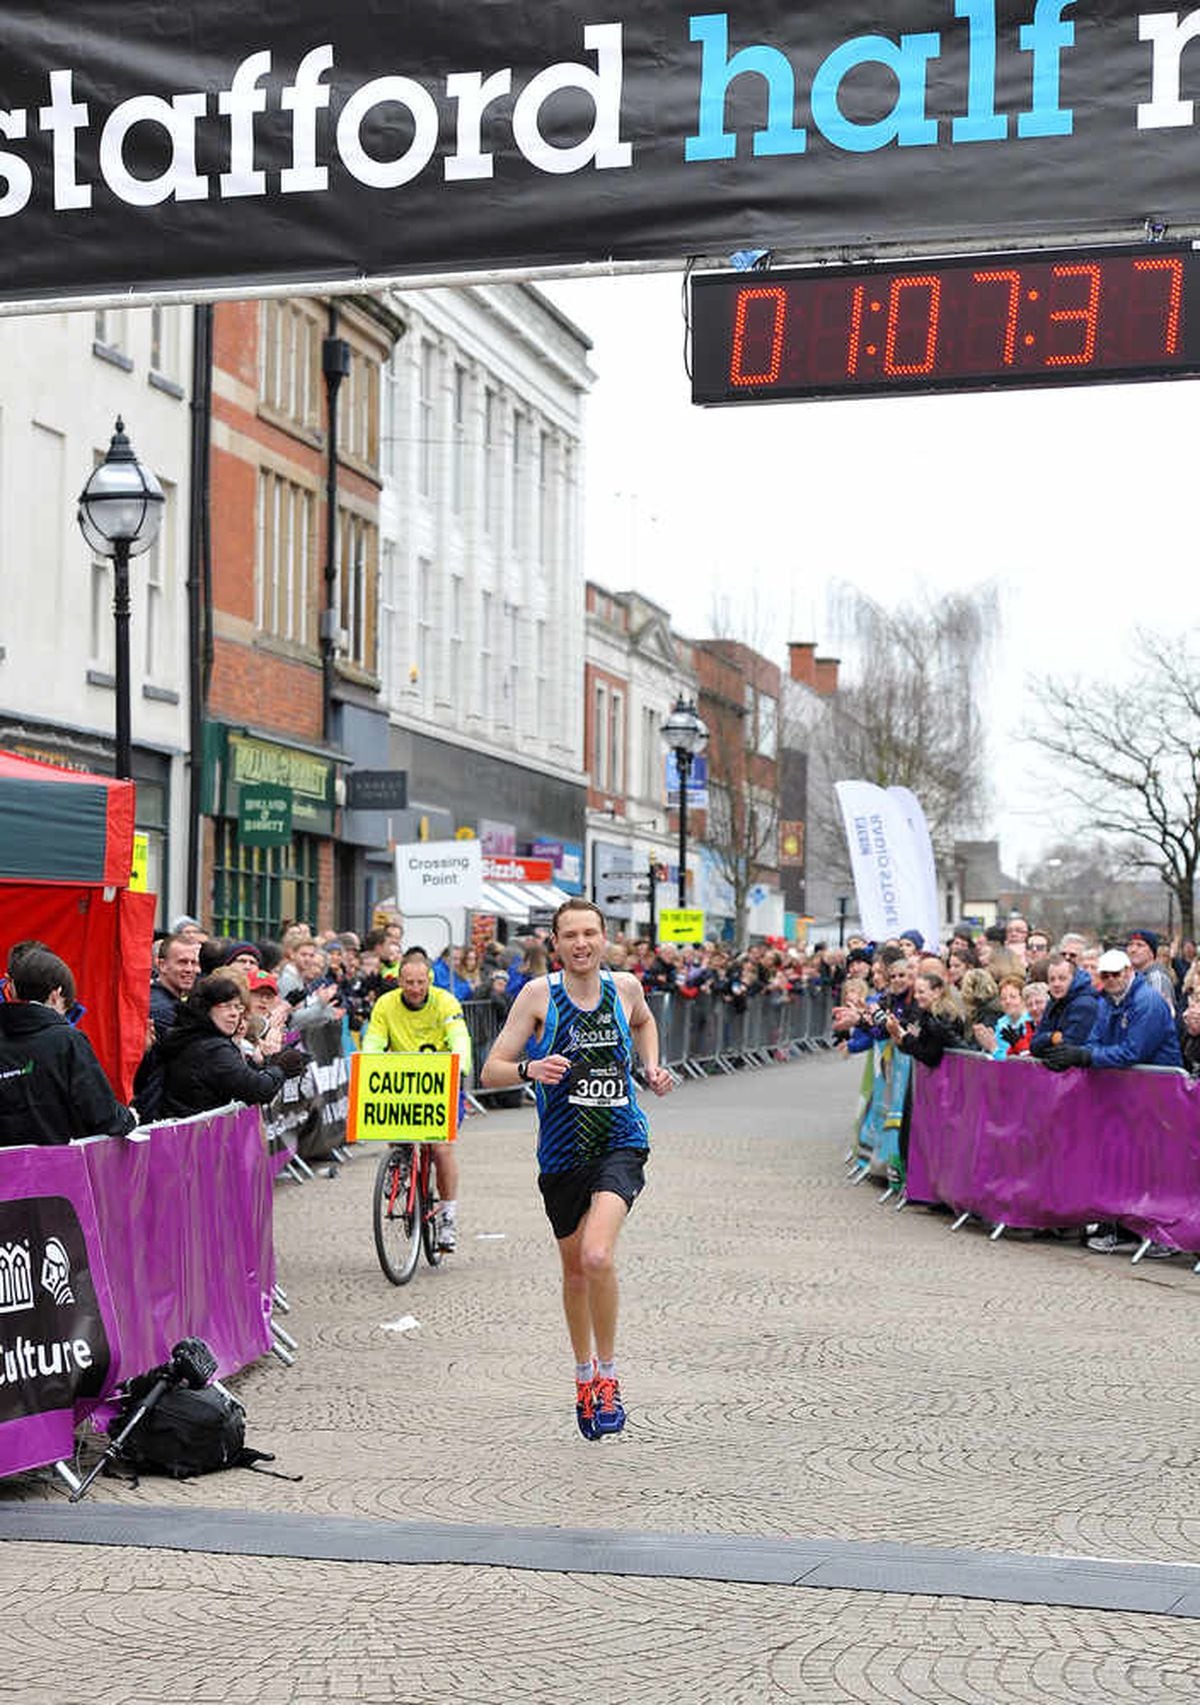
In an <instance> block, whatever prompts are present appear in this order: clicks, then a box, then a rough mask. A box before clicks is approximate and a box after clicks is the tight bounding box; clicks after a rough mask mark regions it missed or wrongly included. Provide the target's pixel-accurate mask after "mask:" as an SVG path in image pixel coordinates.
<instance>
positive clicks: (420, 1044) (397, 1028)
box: [362, 947, 471, 1252]
mask: <svg viewBox="0 0 1200 1705" xmlns="http://www.w3.org/2000/svg"><path fill="white" fill-rule="evenodd" d="M432 979H433V968H432V966H431V965H430V963H429V959H428V956H427V955H426V952H425V949H424V948H423V947H410V948H409V950H408V952H407V953H406V954H405V955H404V957H403V958H402V959H401V961H400V987H399V988H398V989H392V990H391V991H390V992H389V993H388V994H386V995H380V997H379V999H378V1000H377V1001H376V1002H375V1005H374V1006H373V1007H372V1009H371V1021H370V1023H369V1024H368V1025H367V1029H366V1034H365V1035H364V1037H363V1044H362V1051H363V1053H364V1054H429V1053H433V1054H457V1055H458V1059H459V1070H460V1073H461V1077H460V1081H461V1080H462V1079H463V1078H465V1077H466V1075H467V1073H468V1072H469V1071H470V1069H471V1035H470V1032H469V1031H468V1029H467V1021H466V1019H465V1018H464V1017H463V1010H462V1007H461V1006H459V1004H458V1002H457V1001H456V1000H455V998H454V996H453V995H452V994H448V993H447V991H446V990H445V989H435V988H433V987H431V983H432ZM433 1168H434V1173H435V1175H436V1177H437V1187H438V1195H439V1196H440V1197H441V1213H440V1215H439V1219H438V1248H439V1249H444V1250H446V1251H447V1252H449V1251H450V1250H453V1249H454V1247H455V1245H456V1243H457V1241H458V1229H457V1221H458V1155H457V1154H456V1153H455V1150H454V1144H453V1143H436V1144H435V1145H434V1149H433Z"/></svg>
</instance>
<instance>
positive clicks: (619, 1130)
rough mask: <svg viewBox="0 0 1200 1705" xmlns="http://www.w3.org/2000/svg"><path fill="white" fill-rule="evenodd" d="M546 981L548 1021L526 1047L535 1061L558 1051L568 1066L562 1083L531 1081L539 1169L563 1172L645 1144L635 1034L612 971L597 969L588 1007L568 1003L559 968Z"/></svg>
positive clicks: (647, 1137)
mask: <svg viewBox="0 0 1200 1705" xmlns="http://www.w3.org/2000/svg"><path fill="white" fill-rule="evenodd" d="M546 981H547V982H548V984H549V1000H548V1001H547V1003H546V1022H545V1024H544V1025H543V1026H542V1034H541V1036H540V1037H539V1038H538V1039H537V1040H536V1041H530V1043H529V1045H528V1048H527V1050H526V1051H527V1053H528V1054H529V1056H530V1058H531V1059H535V1060H540V1059H544V1058H545V1056H546V1055H547V1054H564V1055H565V1056H566V1057H567V1059H568V1060H570V1062H571V1069H570V1071H569V1072H567V1074H566V1075H565V1077H563V1079H562V1081H561V1082H560V1083H555V1084H545V1083H538V1084H535V1085H534V1089H535V1092H536V1095H537V1109H538V1151H537V1158H538V1170H539V1171H540V1172H569V1171H570V1170H571V1168H572V1167H576V1166H587V1165H589V1163H590V1162H592V1161H594V1160H598V1159H599V1157H600V1156H601V1155H604V1154H608V1153H609V1151H610V1150H612V1149H647V1148H649V1146H650V1131H649V1127H648V1126H647V1124H646V1116H645V1114H644V1113H643V1112H642V1110H641V1108H640V1107H639V1106H638V1102H637V1095H636V1093H635V1091H634V1086H633V1078H632V1075H631V1067H632V1065H633V1037H632V1035H631V1034H630V1030H629V1020H628V1018H627V1017H626V1016H625V1008H624V1007H623V1006H622V1005H621V997H620V995H619V994H618V993H617V985H616V983H615V981H614V980H613V977H612V974H611V972H609V971H604V970H602V971H601V972H600V999H599V1001H598V1002H597V1004H596V1005H595V1006H594V1007H592V1009H591V1010H590V1011H589V1012H584V1011H583V1010H582V1009H581V1008H580V1007H577V1006H576V1005H575V1003H574V1002H573V1001H572V1000H571V998H570V997H569V995H568V994H567V991H566V989H565V987H564V986H563V978H562V972H561V971H552V972H551V973H550V975H549V977H548V978H547V979H546Z"/></svg>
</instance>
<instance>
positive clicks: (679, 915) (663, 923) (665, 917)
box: [658, 906, 704, 942]
mask: <svg viewBox="0 0 1200 1705" xmlns="http://www.w3.org/2000/svg"><path fill="white" fill-rule="evenodd" d="M658 939H659V940H660V941H680V942H684V941H703V940H704V913H703V912H702V911H699V910H698V909H697V908H696V907H694V906H687V907H684V906H679V907H674V908H672V907H669V906H668V907H665V908H664V909H663V910H662V911H661V912H660V913H659V914H658Z"/></svg>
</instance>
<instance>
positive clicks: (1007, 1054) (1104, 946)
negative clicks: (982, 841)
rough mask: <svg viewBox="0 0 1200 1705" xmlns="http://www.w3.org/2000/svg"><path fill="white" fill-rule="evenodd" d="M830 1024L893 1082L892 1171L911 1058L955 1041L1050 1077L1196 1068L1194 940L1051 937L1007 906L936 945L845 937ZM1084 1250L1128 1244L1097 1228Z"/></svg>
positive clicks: (1198, 979)
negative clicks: (1005, 912) (998, 919)
mask: <svg viewBox="0 0 1200 1705" xmlns="http://www.w3.org/2000/svg"><path fill="white" fill-rule="evenodd" d="M833 1024H834V1035H835V1038H836V1039H837V1041H838V1044H839V1045H840V1046H841V1047H842V1048H843V1049H844V1051H845V1052H847V1053H849V1054H856V1053H865V1052H866V1051H867V1050H875V1057H876V1060H877V1061H878V1063H879V1069H880V1070H881V1071H882V1072H885V1073H888V1074H891V1073H893V1071H895V1073H896V1081H897V1083H898V1084H900V1085H902V1087H901V1088H900V1089H899V1090H898V1091H897V1092H896V1093H895V1095H894V1097H893V1100H894V1103H895V1105H893V1107H892V1112H893V1114H894V1122H895V1124H896V1127H897V1129H898V1149H899V1157H900V1166H901V1168H902V1167H903V1164H904V1162H905V1160H906V1158H907V1132H908V1123H909V1119H910V1116H911V1106H912V1080H911V1072H910V1071H909V1070H908V1066H907V1062H909V1061H912V1060H916V1061H919V1062H920V1063H921V1064H923V1065H924V1066H927V1067H930V1068H936V1067H937V1066H938V1065H940V1063H941V1061H942V1059H943V1057H944V1055H945V1053H946V1051H947V1050H948V1049H957V1050H969V1051H973V1052H976V1053H982V1054H985V1055H987V1056H989V1057H990V1058H991V1059H993V1060H999V1061H1004V1062H1017V1063H1018V1066H1019V1065H1020V1063H1022V1062H1024V1063H1025V1064H1026V1065H1030V1064H1036V1063H1040V1064H1041V1065H1043V1066H1045V1067H1048V1068H1049V1069H1050V1070H1051V1071H1055V1072H1061V1071H1068V1070H1072V1069H1083V1070H1092V1071H1097V1070H1099V1071H1103V1070H1112V1069H1121V1068H1128V1067H1133V1066H1160V1067H1175V1068H1185V1069H1186V1070H1187V1071H1189V1072H1190V1073H1191V1074H1192V1075H1193V1076H1197V1075H1200V965H1198V964H1197V961H1196V944H1195V942H1193V941H1190V940H1187V941H1184V940H1176V941H1172V942H1169V943H1168V942H1165V941H1164V940H1162V938H1161V937H1160V936H1159V934H1158V932H1157V931H1155V930H1153V929H1148V928H1146V929H1136V930H1132V931H1129V932H1126V933H1125V934H1124V935H1123V936H1122V937H1121V939H1120V941H1119V942H1112V941H1106V942H1096V941H1093V940H1090V939H1089V938H1087V937H1086V936H1083V935H1080V934H1076V933H1073V932H1072V933H1068V934H1066V935H1064V936H1063V937H1062V938H1061V940H1060V941H1058V942H1057V943H1056V944H1052V943H1051V941H1050V939H1049V937H1048V936H1047V935H1046V933H1045V932H1044V931H1042V930H1039V929H1037V928H1036V927H1032V926H1031V925H1030V923H1029V922H1028V921H1027V920H1026V919H1025V918H1023V917H1021V916H1019V915H1015V914H1014V915H1013V916H1012V917H1010V918H1009V919H1008V920H1007V921H1006V922H1005V923H1004V924H997V925H994V926H992V927H990V928H988V929H985V930H982V931H976V930H973V929H970V928H967V927H965V926H964V927H962V928H960V929H959V930H957V931H956V932H955V933H954V934H953V935H952V936H951V938H950V941H949V942H948V943H947V944H946V946H945V948H944V949H940V950H936V951H932V950H928V949H927V947H926V943H925V942H924V940H923V939H922V937H921V935H920V933H919V932H918V931H916V930H907V931H905V932H904V933H903V934H902V935H900V936H898V937H896V938H895V939H894V940H891V941H887V942H883V943H879V944H874V943H869V942H866V941H864V940H863V939H862V938H861V937H853V938H851V941H850V943H849V945H848V950H847V955H846V964H845V967H844V976H843V979H842V982H841V987H840V991H839V996H838V1004H837V1005H836V1007H835V1009H834V1014H833ZM1088 1247H1089V1248H1091V1249H1093V1250H1095V1251H1097V1252H1099V1253H1105V1254H1109V1253H1124V1252H1129V1251H1133V1250H1136V1249H1138V1247H1139V1240H1138V1239H1137V1238H1134V1237H1133V1236H1132V1235H1131V1234H1126V1233H1125V1232H1124V1231H1123V1230H1122V1228H1121V1227H1119V1226H1116V1225H1098V1226H1096V1227H1094V1228H1093V1229H1092V1231H1091V1234H1090V1236H1089V1238H1088ZM1150 1253H1158V1251H1156V1250H1152V1251H1150Z"/></svg>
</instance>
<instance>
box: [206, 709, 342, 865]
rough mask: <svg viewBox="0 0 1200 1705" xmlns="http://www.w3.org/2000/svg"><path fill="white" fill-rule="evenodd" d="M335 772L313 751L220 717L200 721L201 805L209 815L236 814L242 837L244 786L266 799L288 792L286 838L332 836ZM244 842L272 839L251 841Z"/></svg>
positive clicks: (330, 761)
mask: <svg viewBox="0 0 1200 1705" xmlns="http://www.w3.org/2000/svg"><path fill="white" fill-rule="evenodd" d="M334 773H335V766H334V763H333V761H332V760H331V759H329V758H326V757H324V756H321V755H319V754H318V753H316V752H309V751H305V750H304V749H303V748H302V747H298V746H284V745H281V744H278V743H277V742H276V741H274V740H264V739H262V738H261V737H259V736H257V735H253V734H247V733H244V732H243V731H242V730H240V729H236V728H231V727H230V726H229V724H228V723H224V722H208V723H206V724H205V726H204V770H203V782H202V786H203V797H204V802H205V803H204V809H205V811H207V812H208V813H210V815H212V816H216V817H235V818H236V819H237V821H238V825H239V829H240V830H241V831H242V839H243V841H245V840H246V836H245V824H246V819H245V817H244V815H243V812H242V807H241V798H242V794H243V792H245V791H247V790H248V791H249V792H250V793H253V794H258V795H261V796H262V797H264V798H266V797H268V796H270V797H278V796H279V795H281V794H288V795H290V797H291V811H292V816H291V825H290V830H289V834H288V835H285V836H284V837H283V841H284V842H286V841H287V840H288V839H290V836H291V835H292V834H296V835H331V834H332V833H333V818H334V785H333V784H334ZM267 815H268V816H277V815H278V813H276V812H268V813H267ZM247 844H248V845H250V846H255V845H258V846H264V845H265V846H270V845H272V844H276V843H273V842H271V841H261V840H259V841H254V840H251V841H249V842H248V843H247Z"/></svg>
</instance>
